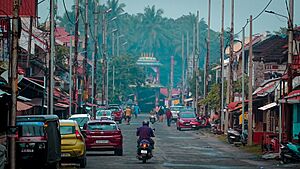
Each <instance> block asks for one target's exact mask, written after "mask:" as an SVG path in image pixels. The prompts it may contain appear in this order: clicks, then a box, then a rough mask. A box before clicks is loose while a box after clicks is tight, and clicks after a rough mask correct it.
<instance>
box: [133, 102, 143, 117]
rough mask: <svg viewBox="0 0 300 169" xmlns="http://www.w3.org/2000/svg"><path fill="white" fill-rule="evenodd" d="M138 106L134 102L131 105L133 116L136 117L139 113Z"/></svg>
mask: <svg viewBox="0 0 300 169" xmlns="http://www.w3.org/2000/svg"><path fill="white" fill-rule="evenodd" d="M140 111H141V110H140V107H139V106H138V105H137V104H136V105H134V107H133V113H134V117H135V118H137V116H138V114H139V113H140Z"/></svg>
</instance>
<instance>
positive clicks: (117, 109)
mask: <svg viewBox="0 0 300 169" xmlns="http://www.w3.org/2000/svg"><path fill="white" fill-rule="evenodd" d="M108 109H109V110H111V111H119V108H118V107H109V108H108Z"/></svg>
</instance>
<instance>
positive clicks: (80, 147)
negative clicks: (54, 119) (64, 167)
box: [59, 120, 87, 168]
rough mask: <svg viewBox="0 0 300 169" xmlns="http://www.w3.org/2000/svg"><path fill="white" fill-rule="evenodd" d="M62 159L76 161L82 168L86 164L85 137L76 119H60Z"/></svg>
mask: <svg viewBox="0 0 300 169" xmlns="http://www.w3.org/2000/svg"><path fill="white" fill-rule="evenodd" d="M59 123H60V134H61V158H62V161H67V162H76V163H79V164H80V168H85V166H86V161H87V160H86V148H85V141H84V137H83V135H82V134H81V132H80V128H79V126H78V124H77V122H76V121H74V120H60V121H59Z"/></svg>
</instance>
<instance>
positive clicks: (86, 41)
mask: <svg viewBox="0 0 300 169" xmlns="http://www.w3.org/2000/svg"><path fill="white" fill-rule="evenodd" d="M88 7H89V2H88V0H85V23H84V30H85V31H84V32H85V36H84V62H83V66H84V72H85V81H84V92H83V100H84V102H85V101H87V99H88V95H89V94H88V91H89V84H88V79H89V75H88V65H87V61H88V29H89V28H88V19H89V18H88Z"/></svg>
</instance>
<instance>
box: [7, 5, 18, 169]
mask: <svg viewBox="0 0 300 169" xmlns="http://www.w3.org/2000/svg"><path fill="white" fill-rule="evenodd" d="M12 5H13V25H12V55H11V58H10V65H11V67H10V68H11V70H10V71H11V77H10V85H11V114H10V123H9V125H10V126H11V127H15V126H16V115H17V92H18V74H17V62H18V45H19V37H18V34H19V30H18V27H19V22H18V19H20V18H19V8H20V1H19V0H13V4H12ZM15 139H16V138H15V137H14V136H10V137H9V166H10V169H15V168H16V140H15Z"/></svg>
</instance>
